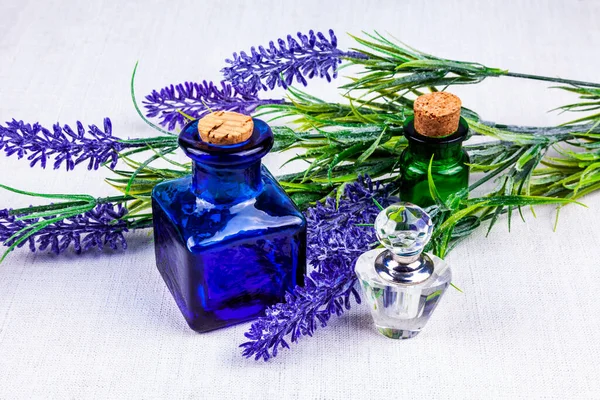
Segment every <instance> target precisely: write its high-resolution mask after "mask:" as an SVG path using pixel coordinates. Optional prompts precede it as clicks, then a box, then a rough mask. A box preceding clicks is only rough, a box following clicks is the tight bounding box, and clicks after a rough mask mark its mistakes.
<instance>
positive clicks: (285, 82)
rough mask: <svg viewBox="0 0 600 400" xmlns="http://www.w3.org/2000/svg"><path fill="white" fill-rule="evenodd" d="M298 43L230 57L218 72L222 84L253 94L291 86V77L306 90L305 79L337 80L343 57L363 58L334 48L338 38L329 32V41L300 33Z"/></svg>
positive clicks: (291, 40)
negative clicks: (223, 82) (224, 82)
mask: <svg viewBox="0 0 600 400" xmlns="http://www.w3.org/2000/svg"><path fill="white" fill-rule="evenodd" d="M297 36H298V40H296V39H294V38H293V37H292V35H288V36H287V43H286V42H285V41H284V40H283V39H278V40H277V45H275V43H274V42H273V41H271V42H269V46H268V48H265V47H263V46H258V50H257V49H256V48H254V47H251V48H250V54H247V53H246V52H244V51H242V52H240V54H238V53H233V58H232V59H226V60H225V62H226V63H227V64H229V66H227V67H225V68H223V69H222V70H221V72H223V75H224V76H225V80H227V81H229V82H231V83H232V84H233V85H234V86H235V87H237V88H244V89H245V90H246V91H248V92H251V93H256V92H258V91H259V90H267V88H268V89H273V88H274V87H275V85H277V86H281V87H283V88H284V89H285V88H287V87H288V86H289V85H291V84H292V82H293V80H294V77H295V78H296V81H297V82H298V83H301V84H303V85H304V86H306V84H307V82H306V78H308V79H311V78H313V77H315V76H318V77H320V78H325V79H327V81H328V82H329V81H331V79H332V78H335V77H337V66H338V64H340V63H341V62H342V58H343V57H352V58H365V55H363V54H361V53H357V52H344V51H342V50H339V49H338V48H337V38H336V37H335V34H334V33H333V30H331V29H330V30H329V40H328V39H327V38H326V37H325V35H324V34H323V33H321V32H317V33H315V32H314V31H312V30H311V31H309V32H308V35H304V34H302V33H300V32H298V34H297Z"/></svg>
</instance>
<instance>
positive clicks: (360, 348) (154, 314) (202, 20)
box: [0, 0, 600, 399]
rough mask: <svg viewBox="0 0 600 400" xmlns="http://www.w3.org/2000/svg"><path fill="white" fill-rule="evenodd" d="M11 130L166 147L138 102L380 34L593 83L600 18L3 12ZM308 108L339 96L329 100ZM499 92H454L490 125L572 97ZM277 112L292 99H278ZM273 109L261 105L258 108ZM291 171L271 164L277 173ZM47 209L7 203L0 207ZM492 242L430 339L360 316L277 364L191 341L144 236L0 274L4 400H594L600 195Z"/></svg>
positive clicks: (63, 182)
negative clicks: (34, 127)
mask: <svg viewBox="0 0 600 400" xmlns="http://www.w3.org/2000/svg"><path fill="white" fill-rule="evenodd" d="M0 15H1V16H2V22H1V23H0V60H1V61H0V119H1V120H2V121H6V120H10V119H11V118H16V119H23V120H25V121H29V122H35V121H40V122H41V123H42V124H44V125H46V126H50V125H51V124H53V123H55V122H56V121H60V122H61V123H62V124H65V123H68V124H74V123H75V121H77V120H81V121H82V122H83V123H84V124H98V125H101V124H102V118H103V117H105V116H109V117H110V118H112V121H113V127H114V134H115V135H116V136H120V137H144V136H149V135H152V134H154V133H153V132H152V131H151V130H150V129H149V128H148V126H146V125H145V124H144V123H143V122H142V121H141V120H140V118H139V117H138V116H137V115H136V113H135V111H134V109H133V106H132V103H131V99H130V94H129V79H130V74H131V71H132V69H133V66H134V63H135V61H136V60H139V61H140V67H139V71H138V79H137V83H136V89H137V93H138V96H139V97H140V98H141V97H142V95H145V94H147V93H148V92H149V91H150V90H151V89H153V88H157V89H158V88H160V87H162V86H164V85H166V84H170V83H177V82H181V81H184V80H202V79H209V80H210V79H213V80H218V79H219V77H220V75H219V69H220V68H221V67H222V66H223V65H224V64H223V60H224V59H225V58H226V57H228V56H230V55H231V53H232V52H233V51H239V50H248V49H249V47H250V46H252V45H259V44H263V45H264V44H268V41H269V40H274V39H276V38H278V37H285V35H286V34H288V33H292V34H295V32H297V31H302V32H306V31H307V30H308V29H311V28H312V29H316V30H323V31H325V30H327V29H328V28H333V29H334V30H335V31H336V32H337V34H338V37H339V42H340V47H341V48H347V47H350V46H352V45H353V43H352V40H351V39H350V38H349V37H347V36H346V35H345V34H344V33H345V32H352V33H355V34H356V33H360V31H361V30H366V31H371V30H374V29H377V30H379V31H381V32H383V33H385V32H387V33H389V34H392V35H394V36H395V37H397V38H399V39H401V40H403V41H404V42H406V43H408V44H410V45H413V46H415V47H417V48H418V49H421V50H423V51H426V52H430V53H433V54H436V55H439V56H444V57H450V58H455V59H459V60H460V59H464V60H471V61H479V62H482V63H485V64H487V65H490V66H493V67H501V68H508V69H511V70H514V71H518V72H525V73H532V74H546V75H556V76H561V77H570V78H576V79H582V80H592V81H599V80H600V75H599V74H598V65H599V63H600V53H599V52H598V49H599V48H600V30H599V29H600V28H599V26H600V25H599V23H598V21H599V20H600V2H597V1H591V0H590V1H569V2H559V1H541V0H540V1H522V2H511V1H502V2H487V1H478V0H474V1H458V0H445V1H438V2H424V1H421V0H418V1H385V2H384V1H380V2H375V1H344V2H341V1H340V2H326V1H312V0H311V1H296V2H284V1H255V2H251V1H198V0H196V1H189V2H175V1H162V2H161V1H150V0H144V1H136V2H134V1H102V2H100V1H68V2H67V1H65V2H60V1H44V2H41V1H35V0H31V1H28V0H19V1H14V0H0ZM340 83H341V81H339V80H338V82H337V83H334V84H331V85H327V83H326V82H325V81H320V80H313V81H310V86H309V91H310V92H311V93H312V94H316V95H319V96H322V97H324V98H328V99H334V98H336V92H335V86H336V85H338V84H340ZM547 86H548V85H546V84H543V83H539V82H528V81H520V80H514V79H513V80H511V79H490V80H488V81H486V82H485V83H483V84H481V85H476V86H471V87H462V88H459V89H456V90H454V89H453V90H454V91H455V92H457V93H458V94H459V95H461V97H462V98H463V103H464V105H465V106H467V107H469V108H472V109H474V110H477V111H478V112H479V113H480V114H481V116H482V117H483V118H485V119H488V120H494V121H502V122H507V123H517V124H556V123H560V122H564V121H566V119H567V118H568V117H569V116H567V117H565V116H558V115H557V114H556V113H547V110H549V109H551V108H553V107H556V106H559V105H561V104H565V103H567V102H569V101H571V100H574V97H570V96H569V95H566V94H562V93H560V92H559V91H556V90H551V89H546V87H547ZM277 94H281V92H278V93H277ZM265 95H267V94H265ZM283 160H284V158H283V157H282V156H280V155H270V156H268V158H267V160H266V164H267V165H268V166H269V167H270V168H271V170H273V171H274V172H277V170H278V165H280V164H281V163H282V161H283ZM0 171H1V172H2V173H1V174H0V176H1V178H0V182H2V183H4V184H8V185H11V186H16V187H19V188H21V189H27V190H37V191H44V192H50V193H57V192H58V193H79V192H85V193H90V194H93V195H97V196H100V195H107V194H111V193H114V192H113V191H112V190H111V189H110V187H109V186H108V185H106V184H105V183H103V178H104V177H105V176H106V175H107V172H106V171H102V170H101V171H96V172H94V171H92V172H88V171H87V170H85V168H84V167H83V168H78V169H76V170H75V171H73V172H69V173H67V172H62V171H52V170H51V169H48V170H41V169H39V168H35V169H30V168H28V162H27V161H25V160H17V159H16V158H10V159H7V158H6V157H4V156H0ZM36 202H38V200H37V199H31V198H25V197H22V196H18V195H14V194H12V193H8V192H5V191H2V192H0V208H3V207H8V206H10V207H16V206H25V205H28V204H31V203H36ZM585 203H586V204H587V205H588V206H589V208H583V207H577V206H569V207H566V208H565V209H564V210H563V211H562V214H561V220H560V223H559V226H558V231H557V232H556V233H553V232H552V224H553V217H554V214H553V212H554V209H553V208H552V207H540V208H539V209H537V218H534V217H533V216H532V215H527V222H526V223H522V222H521V221H520V220H519V219H518V217H517V218H515V220H514V221H513V226H512V232H510V233H509V232H507V228H506V225H505V224H500V225H498V227H497V228H495V230H494V231H493V232H492V233H491V234H490V235H489V237H487V238H486V237H485V230H481V231H479V232H478V233H476V234H475V235H473V236H472V237H471V238H470V239H468V240H466V241H465V242H463V243H462V244H461V245H460V247H458V248H457V249H456V250H455V251H454V252H453V253H451V255H450V256H449V257H448V260H449V261H450V262H451V263H452V265H453V267H454V281H455V283H456V284H457V285H458V286H460V287H461V288H462V289H463V290H464V294H461V293H459V292H457V291H454V290H449V291H448V294H447V295H446V298H445V299H444V300H443V301H442V304H441V305H440V307H439V308H438V310H437V312H436V315H435V316H434V317H433V319H432V320H431V321H430V323H429V325H428V326H427V328H426V329H425V330H424V332H423V333H422V334H421V335H419V336H418V337H417V338H415V339H413V340H408V341H400V342H399V341H391V340H389V339H386V338H383V337H381V336H379V335H378V334H377V333H376V332H375V330H374V328H373V325H372V322H371V317H370V316H369V314H368V310H367V309H366V308H365V307H363V306H358V307H355V308H354V309H353V310H352V311H351V312H350V313H348V314H347V315H344V316H343V317H341V318H334V319H333V320H332V322H331V324H330V326H329V327H328V328H326V329H322V330H321V329H319V330H318V332H317V334H316V335H315V337H314V338H309V339H303V340H301V342H300V343H299V344H297V345H293V346H292V350H283V351H281V352H280V354H279V356H278V357H277V358H276V359H274V360H273V361H271V362H269V363H266V364H265V363H262V362H261V363H257V362H254V361H251V360H246V359H243V358H242V357H240V351H239V349H238V348H237V346H238V344H240V343H241V342H242V341H243V340H244V337H243V333H244V332H245V331H246V329H247V328H248V324H243V325H239V326H236V327H233V328H229V329H223V330H219V331H216V332H212V333H208V334H203V335H199V334H196V333H194V332H192V331H191V330H190V329H188V327H187V326H186V324H185V323H184V320H183V318H182V317H181V315H180V313H179V311H178V309H177V308H176V305H175V303H174V301H173V299H172V297H171V295H170V294H169V292H168V290H167V289H166V287H165V285H164V283H163V281H162V279H161V277H160V276H159V273H158V272H157V270H156V268H155V266H154V255H153V248H152V243H151V238H150V236H148V234H147V233H138V234H134V235H129V236H128V238H129V249H128V250H127V251H126V252H110V251H107V252H97V251H92V252H89V253H87V254H85V255H82V256H76V255H74V254H72V253H71V252H67V253H66V254H65V255H63V256H60V257H56V256H54V255H49V254H38V253H36V254H31V253H29V252H28V251H26V250H24V249H21V250H19V251H15V252H14V253H13V254H12V255H10V257H9V258H7V260H6V261H5V262H4V263H2V264H1V265H0V399H20V398H23V399H26V398H61V399H62V398H73V399H80V398H111V399H118V398H171V399H178V398H193V399H281V398H286V399H288V398H289V399H338V398H340V399H342V398H343V399H347V398H356V399H367V398H398V399H411V398H474V399H477V398H484V397H485V398H556V399H566V398H600V383H599V382H598V379H599V375H600V369H599V367H598V354H599V352H600V344H599V343H600V341H599V339H600V338H599V334H598V332H599V331H600V313H599V312H598V307H597V305H598V300H597V292H598V285H599V283H600V270H599V268H598V256H599V255H600V237H599V234H600V227H598V222H599V221H600V216H599V215H600V196H599V195H598V194H596V195H592V196H589V197H587V198H586V199H585Z"/></svg>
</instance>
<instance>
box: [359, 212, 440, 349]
mask: <svg viewBox="0 0 600 400" xmlns="http://www.w3.org/2000/svg"><path fill="white" fill-rule="evenodd" d="M432 230H433V226H432V222H431V219H430V218H429V215H427V213H426V212H425V211H423V210H422V209H421V208H420V207H418V206H415V205H414V204H410V203H396V204H393V205H391V206H389V207H387V208H386V209H384V210H382V211H381V212H380V213H379V215H378V216H377V218H376V219H375V231H376V233H377V237H378V239H379V241H380V242H381V243H382V244H383V245H384V246H385V249H384V250H382V249H375V250H371V251H368V252H366V253H364V254H362V255H361V256H360V257H359V258H358V260H357V262H356V267H355V271H356V275H357V276H358V279H359V282H360V285H361V286H362V288H363V293H364V297H365V300H366V303H367V304H368V305H369V307H370V309H371V314H372V315H373V319H374V321H375V326H376V327H377V330H378V331H379V332H380V333H381V334H382V335H384V336H387V337H389V338H392V339H408V338H411V337H413V336H415V335H417V334H418V333H419V332H420V331H421V329H423V327H424V326H425V324H426V323H427V321H428V320H429V317H431V314H432V313H433V311H434V310H435V308H436V306H437V305H438V303H439V301H440V299H441V297H442V295H443V294H444V292H445V291H446V288H447V287H448V285H449V284H450V281H451V280H452V273H451V271H450V267H449V266H448V264H447V263H446V262H445V261H444V260H442V259H440V258H439V257H436V256H434V255H432V254H427V253H423V252H422V251H423V248H424V247H425V245H426V244H427V242H429V239H430V238H431V233H432Z"/></svg>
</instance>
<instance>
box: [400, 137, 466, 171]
mask: <svg viewBox="0 0 600 400" xmlns="http://www.w3.org/2000/svg"><path fill="white" fill-rule="evenodd" d="M408 151H409V152H410V153H411V155H412V157H413V158H415V159H416V160H417V161H421V162H424V163H427V164H428V163H429V162H430V161H431V157H432V156H433V164H434V165H435V164H438V163H440V162H444V163H448V162H452V161H454V162H459V161H460V160H461V159H462V154H463V152H462V143H456V144H452V145H448V146H444V145H442V146H440V145H439V144H424V143H419V142H415V141H411V139H408Z"/></svg>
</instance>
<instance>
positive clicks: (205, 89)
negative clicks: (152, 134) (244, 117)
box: [143, 81, 283, 130]
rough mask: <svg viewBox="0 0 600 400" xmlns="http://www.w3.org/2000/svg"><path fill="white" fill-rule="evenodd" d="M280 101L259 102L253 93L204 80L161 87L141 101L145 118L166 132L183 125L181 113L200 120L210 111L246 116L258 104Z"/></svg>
mask: <svg viewBox="0 0 600 400" xmlns="http://www.w3.org/2000/svg"><path fill="white" fill-rule="evenodd" d="M281 102H283V101H282V100H260V99H259V98H258V97H257V96H256V94H255V93H254V92H245V91H243V90H241V89H238V88H234V87H232V86H231V85H230V84H228V83H225V82H221V88H219V87H218V86H217V85H215V84H214V83H213V82H206V81H203V82H202V83H194V82H185V83H183V84H178V85H175V86H173V85H170V86H167V87H164V88H162V89H160V91H156V90H154V91H152V93H150V94H149V95H148V96H146V100H144V101H143V103H144V107H146V109H147V110H148V112H147V114H146V116H147V117H156V116H158V117H159V118H160V124H161V125H163V126H164V125H168V129H169V130H173V129H174V128H175V126H176V125H180V126H183V125H184V124H185V123H186V119H185V117H184V116H183V115H182V114H181V113H184V114H186V115H188V116H190V117H193V118H200V117H202V116H203V115H204V114H207V113H209V112H211V111H219V110H226V111H235V112H239V113H241V114H250V113H252V112H253V111H254V110H255V109H256V107H258V106H260V105H263V104H278V103H281ZM180 111H181V112H180Z"/></svg>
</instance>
